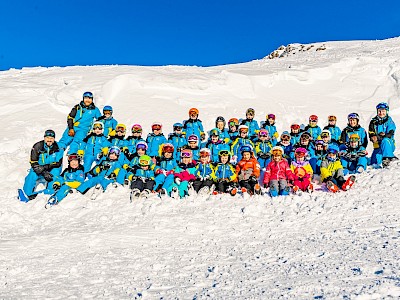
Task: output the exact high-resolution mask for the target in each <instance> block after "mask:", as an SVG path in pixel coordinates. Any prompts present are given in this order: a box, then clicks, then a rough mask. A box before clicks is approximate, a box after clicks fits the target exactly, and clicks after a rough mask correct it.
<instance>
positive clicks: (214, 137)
mask: <svg viewBox="0 0 400 300" xmlns="http://www.w3.org/2000/svg"><path fill="white" fill-rule="evenodd" d="M211 142H213V143H216V142H218V137H217V136H216V135H212V136H211Z"/></svg>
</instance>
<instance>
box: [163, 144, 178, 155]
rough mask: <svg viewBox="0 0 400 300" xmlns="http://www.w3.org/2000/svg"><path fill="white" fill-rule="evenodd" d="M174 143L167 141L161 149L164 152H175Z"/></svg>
mask: <svg viewBox="0 0 400 300" xmlns="http://www.w3.org/2000/svg"><path fill="white" fill-rule="evenodd" d="M174 149H175V148H174V145H172V144H171V143H166V144H164V145H163V146H162V150H161V152H162V153H166V152H169V153H174Z"/></svg>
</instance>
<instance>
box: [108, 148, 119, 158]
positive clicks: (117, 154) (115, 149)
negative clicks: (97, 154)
mask: <svg viewBox="0 0 400 300" xmlns="http://www.w3.org/2000/svg"><path fill="white" fill-rule="evenodd" d="M112 153H114V154H115V155H116V156H119V155H120V154H121V149H119V147H117V146H112V147H111V148H110V149H109V150H108V156H110V154H112Z"/></svg>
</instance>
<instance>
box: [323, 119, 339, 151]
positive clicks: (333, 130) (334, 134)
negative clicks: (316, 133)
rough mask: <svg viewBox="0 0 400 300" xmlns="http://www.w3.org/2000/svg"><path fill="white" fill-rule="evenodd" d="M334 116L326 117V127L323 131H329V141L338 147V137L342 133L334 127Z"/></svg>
mask: <svg viewBox="0 0 400 300" xmlns="http://www.w3.org/2000/svg"><path fill="white" fill-rule="evenodd" d="M336 120H337V119H336V116H333V115H331V116H329V117H328V125H326V126H325V127H324V129H327V130H329V132H330V133H331V141H332V142H334V143H336V144H338V145H339V141H340V136H341V135H342V131H341V130H340V128H339V127H337V126H336Z"/></svg>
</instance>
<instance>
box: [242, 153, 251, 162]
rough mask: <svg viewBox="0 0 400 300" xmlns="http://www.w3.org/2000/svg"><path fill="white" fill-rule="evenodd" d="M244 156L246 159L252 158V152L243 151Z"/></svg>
mask: <svg viewBox="0 0 400 300" xmlns="http://www.w3.org/2000/svg"><path fill="white" fill-rule="evenodd" d="M242 156H243V159H244V160H250V157H251V155H250V152H243V155H242Z"/></svg>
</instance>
